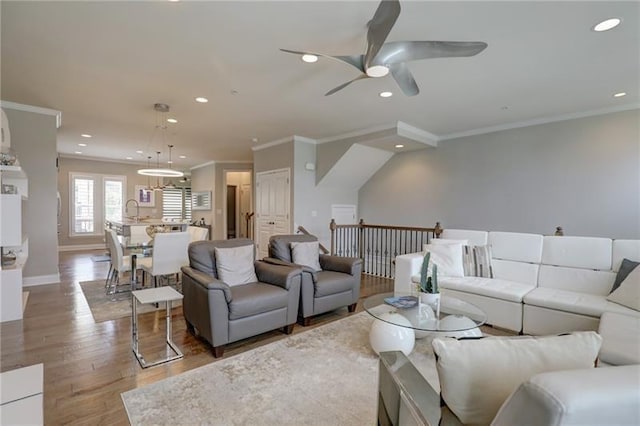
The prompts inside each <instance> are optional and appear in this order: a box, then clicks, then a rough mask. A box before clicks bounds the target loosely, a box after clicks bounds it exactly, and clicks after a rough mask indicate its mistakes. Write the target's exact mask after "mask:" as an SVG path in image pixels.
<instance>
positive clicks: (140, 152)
mask: <svg viewBox="0 0 640 426" xmlns="http://www.w3.org/2000/svg"><path fill="white" fill-rule="evenodd" d="M136 154H144V151H143V150H141V149H139V150H137V151H136Z"/></svg>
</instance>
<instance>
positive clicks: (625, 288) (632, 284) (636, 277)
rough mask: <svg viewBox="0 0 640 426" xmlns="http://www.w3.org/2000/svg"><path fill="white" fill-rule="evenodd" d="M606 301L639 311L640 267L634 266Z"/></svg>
mask: <svg viewBox="0 0 640 426" xmlns="http://www.w3.org/2000/svg"><path fill="white" fill-rule="evenodd" d="M607 300H610V301H612V302H614V303H617V304H619V305H622V306H626V307H627V308H631V309H634V310H636V311H640V266H636V267H635V268H634V269H633V271H631V272H630V273H629V275H627V278H625V279H624V281H622V283H620V286H619V287H618V288H617V289H616V290H615V291H614V292H613V293H611V294H610V295H608V296H607Z"/></svg>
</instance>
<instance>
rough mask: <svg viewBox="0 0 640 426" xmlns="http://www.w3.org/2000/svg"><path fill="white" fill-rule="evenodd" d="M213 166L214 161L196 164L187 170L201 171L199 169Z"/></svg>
mask: <svg viewBox="0 0 640 426" xmlns="http://www.w3.org/2000/svg"><path fill="white" fill-rule="evenodd" d="M215 164H216V161H207V162H206V163H202V164H197V165H195V166H193V167H191V168H190V169H189V170H195V169H201V168H203V167H207V166H214V165H215Z"/></svg>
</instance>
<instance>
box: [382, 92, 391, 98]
mask: <svg viewBox="0 0 640 426" xmlns="http://www.w3.org/2000/svg"><path fill="white" fill-rule="evenodd" d="M391 96H393V93H391V92H380V97H381V98H390V97H391Z"/></svg>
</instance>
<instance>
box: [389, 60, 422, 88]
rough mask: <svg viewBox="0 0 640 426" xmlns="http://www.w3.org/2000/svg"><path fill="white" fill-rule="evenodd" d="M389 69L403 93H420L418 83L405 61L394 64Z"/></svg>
mask: <svg viewBox="0 0 640 426" xmlns="http://www.w3.org/2000/svg"><path fill="white" fill-rule="evenodd" d="M389 69H390V71H391V75H392V76H393V79H394V80H395V81H396V83H398V86H400V89H401V90H402V93H404V94H405V95H407V96H415V95H417V94H418V93H420V89H419V88H418V84H417V83H416V81H415V80H414V78H413V75H412V74H411V71H410V70H409V67H408V66H407V64H405V63H404V62H400V63H398V64H392V65H391V66H390V67H389Z"/></svg>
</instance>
